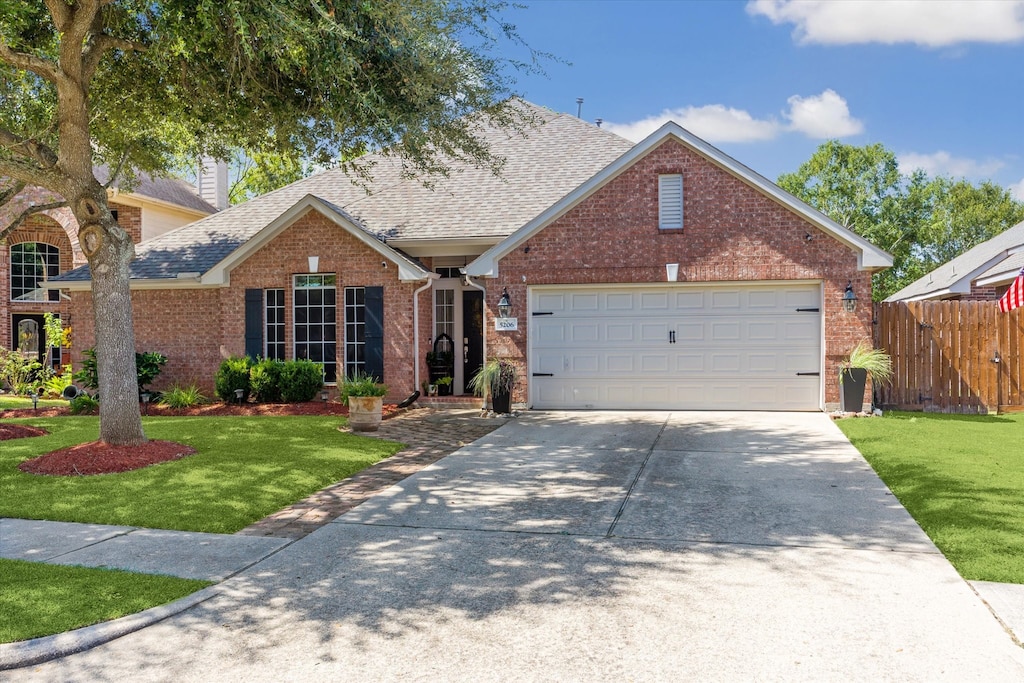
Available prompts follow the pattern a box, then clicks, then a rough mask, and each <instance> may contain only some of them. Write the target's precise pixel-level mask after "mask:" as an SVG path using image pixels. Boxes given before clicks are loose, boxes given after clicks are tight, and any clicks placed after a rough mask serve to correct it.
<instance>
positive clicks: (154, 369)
mask: <svg viewBox="0 0 1024 683" xmlns="http://www.w3.org/2000/svg"><path fill="white" fill-rule="evenodd" d="M166 364H167V356H165V355H164V354H162V353H157V352H156V351H144V352H143V353H136V354H135V376H136V381H137V382H138V385H139V393H140V394H141V393H142V392H144V391H146V386H147V385H149V384H152V383H153V380H155V379H156V378H157V375H159V374H160V372H161V371H162V370H163V368H164V365H166Z"/></svg>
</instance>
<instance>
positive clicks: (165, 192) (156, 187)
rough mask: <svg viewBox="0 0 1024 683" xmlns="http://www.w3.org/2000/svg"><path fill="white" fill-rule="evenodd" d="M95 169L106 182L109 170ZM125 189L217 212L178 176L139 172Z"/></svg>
mask: <svg viewBox="0 0 1024 683" xmlns="http://www.w3.org/2000/svg"><path fill="white" fill-rule="evenodd" d="M95 170H96V179H97V180H98V181H100V182H101V183H106V182H107V180H108V179H109V178H110V170H109V169H108V168H107V167H106V166H97V167H96V169H95ZM120 186H121V183H120V181H117V182H115V183H114V187H116V188H119V189H120ZM126 191H128V192H131V193H132V194H137V195H142V196H143V197H150V198H152V199H159V200H160V201H164V202H167V203H169V204H175V205H177V206H181V207H184V208H186V209H195V210H196V211H202V212H203V213H217V207H215V206H214V205H212V204H210V203H209V202H207V201H206V200H205V199H203V198H202V197H200V196H199V195H198V194H196V189H195V188H194V187H192V186H191V185H189V184H188V183H186V182H185V181H184V180H181V179H180V178H154V177H152V176H150V175H149V174H148V173H139V174H138V176H137V178H136V180H135V184H134V185H133V186H132V188H131V190H126Z"/></svg>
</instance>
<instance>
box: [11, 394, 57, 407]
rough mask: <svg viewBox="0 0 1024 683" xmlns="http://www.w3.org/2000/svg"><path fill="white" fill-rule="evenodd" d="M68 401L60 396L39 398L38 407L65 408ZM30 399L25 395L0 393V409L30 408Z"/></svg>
mask: <svg viewBox="0 0 1024 683" xmlns="http://www.w3.org/2000/svg"><path fill="white" fill-rule="evenodd" d="M67 405H68V402H67V401H65V400H64V399H62V398H55V399H51V398H41V399H39V407H40V408H54V407H55V408H66V407H67ZM31 407H32V399H30V398H29V397H27V396H15V395H13V394H2V395H0V410H17V409H20V408H31Z"/></svg>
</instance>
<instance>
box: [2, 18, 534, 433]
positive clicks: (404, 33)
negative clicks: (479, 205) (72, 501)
mask: <svg viewBox="0 0 1024 683" xmlns="http://www.w3.org/2000/svg"><path fill="white" fill-rule="evenodd" d="M504 9H505V6H504V4H503V3H500V2H494V1H493V0H372V1H369V0H367V1H362V0H357V1H351V0H261V1H260V2H250V1H249V0H161V1H156V0H153V1H147V0H0V203H3V202H5V201H7V200H10V199H11V197H13V196H15V195H17V194H18V193H19V192H20V191H21V190H22V189H23V188H25V187H26V186H39V187H43V188H46V189H48V190H50V191H51V192H52V193H54V194H55V195H57V196H58V197H59V198H60V199H58V200H57V201H55V202H50V203H47V204H43V205H39V206H30V207H28V208H27V209H25V211H23V212H21V213H20V214H19V215H18V216H17V217H16V219H15V220H14V222H13V223H12V224H10V225H8V226H6V227H4V226H0V237H3V235H4V234H6V233H9V232H10V230H12V229H13V228H14V227H16V226H17V225H18V224H19V223H20V222H21V221H22V220H24V218H25V217H26V216H27V215H29V214H30V213H31V212H32V211H39V210H43V209H46V208H52V207H53V206H54V205H56V204H64V205H66V206H68V207H69V208H70V210H71V211H72V212H73V213H74V216H75V218H76V219H77V221H78V224H79V226H80V227H79V234H78V238H79V242H80V244H81V246H82V250H83V252H84V253H85V255H86V257H87V258H88V262H89V266H90V269H91V274H92V294H93V306H94V313H95V318H96V353H97V359H98V365H99V368H98V369H99V391H100V395H101V397H102V399H101V401H100V438H101V439H102V440H104V441H106V442H108V443H112V444H133V443H140V442H142V441H144V440H145V435H144V433H143V430H142V424H141V420H140V418H139V407H138V403H137V400H136V399H137V396H136V383H135V368H134V362H135V357H134V353H135V348H134V335H133V330H132V312H131V301H130V294H129V277H128V273H129V271H128V265H129V263H130V261H131V260H132V258H133V256H134V246H133V244H132V242H131V240H130V239H129V236H128V235H127V233H126V232H125V231H124V230H122V229H121V228H120V227H119V226H118V224H117V222H116V221H115V220H114V218H113V216H112V215H111V213H110V210H109V209H108V206H107V193H106V189H105V187H104V186H103V185H101V183H100V182H99V181H98V180H97V178H96V177H95V175H94V170H93V169H94V167H95V166H96V165H99V164H105V165H107V166H108V167H109V168H111V169H113V170H114V171H115V172H114V173H113V174H112V176H114V177H116V176H118V175H121V176H122V184H123V185H128V186H130V183H131V178H132V174H134V173H136V172H138V171H146V172H150V173H157V174H159V173H161V172H165V171H166V170H168V169H170V168H173V167H174V165H175V163H176V161H177V162H179V163H180V160H181V159H182V158H198V157H199V156H200V155H213V156H219V157H221V158H227V157H228V155H229V151H236V150H242V151H243V152H244V153H245V154H247V155H249V156H250V158H253V159H259V158H261V157H265V158H268V159H274V160H275V163H277V164H278V165H279V166H280V165H281V164H282V163H284V164H285V165H287V164H291V165H293V166H298V165H301V164H310V163H312V164H317V165H321V166H323V165H329V164H331V163H336V160H337V159H353V158H355V157H357V156H358V155H359V153H360V152H363V151H366V150H387V153H389V154H394V155H397V156H399V157H400V158H402V159H403V161H404V163H406V165H407V168H408V170H409V173H410V174H416V175H421V176H423V175H429V174H431V173H444V172H445V169H446V163H450V161H446V160H451V159H463V160H468V161H471V162H473V163H477V164H481V165H486V166H491V167H493V168H494V169H495V170H497V169H498V167H499V166H500V159H495V158H492V156H491V155H490V154H489V152H488V150H487V149H486V147H485V146H483V145H482V144H481V143H480V142H479V141H478V140H477V139H476V138H475V137H474V135H473V126H472V121H473V115H487V116H489V117H490V118H491V119H492V120H493V121H496V122H497V123H499V124H501V125H510V126H514V127H515V126H519V125H522V124H523V122H522V121H519V120H518V119H517V118H516V116H517V114H516V112H515V109H514V108H511V107H507V106H505V105H504V104H503V102H505V101H506V100H507V98H508V97H509V95H511V94H512V93H511V92H510V88H511V86H512V84H513V81H512V78H511V76H510V74H514V70H515V69H516V68H527V69H529V68H534V67H535V65H536V61H535V60H536V58H537V56H538V55H537V54H536V53H534V52H533V51H531V50H529V49H528V48H526V46H525V45H523V44H522V42H521V41H519V39H518V36H517V35H516V32H515V28H514V27H513V26H510V25H509V24H507V23H505V22H504V21H503V20H502V19H501V16H500V15H501V13H502V12H503V11H504ZM508 44H518V45H520V46H521V47H522V48H523V50H522V52H523V54H524V56H525V59H524V60H523V61H521V62H517V63H512V62H509V61H507V60H504V59H501V58H499V57H498V56H497V52H498V51H497V50H496V49H495V48H496V47H497V46H499V45H502V46H503V47H504V46H505V45H508ZM510 67H512V68H510ZM282 160H286V161H285V162H282ZM353 170H358V171H359V172H361V173H366V172H369V173H372V169H366V168H362V167H359V166H358V165H353Z"/></svg>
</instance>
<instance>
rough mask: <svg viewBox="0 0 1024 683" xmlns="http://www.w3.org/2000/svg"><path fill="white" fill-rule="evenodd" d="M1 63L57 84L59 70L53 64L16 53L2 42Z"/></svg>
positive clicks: (0, 48) (0, 43)
mask: <svg viewBox="0 0 1024 683" xmlns="http://www.w3.org/2000/svg"><path fill="white" fill-rule="evenodd" d="M0 61H3V62H6V63H8V64H10V65H11V66H13V67H14V68H16V69H23V70H25V71H31V72H32V73H34V74H35V75H37V76H39V77H40V78H44V79H46V80H48V81H50V82H51V83H56V82H57V68H56V66H55V65H54V64H53V63H52V62H50V61H48V60H45V59H40V58H39V57H36V56H35V55H29V54H25V53H24V52H15V51H14V50H12V49H11V48H10V46H9V45H7V43H4V42H2V41H0Z"/></svg>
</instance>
